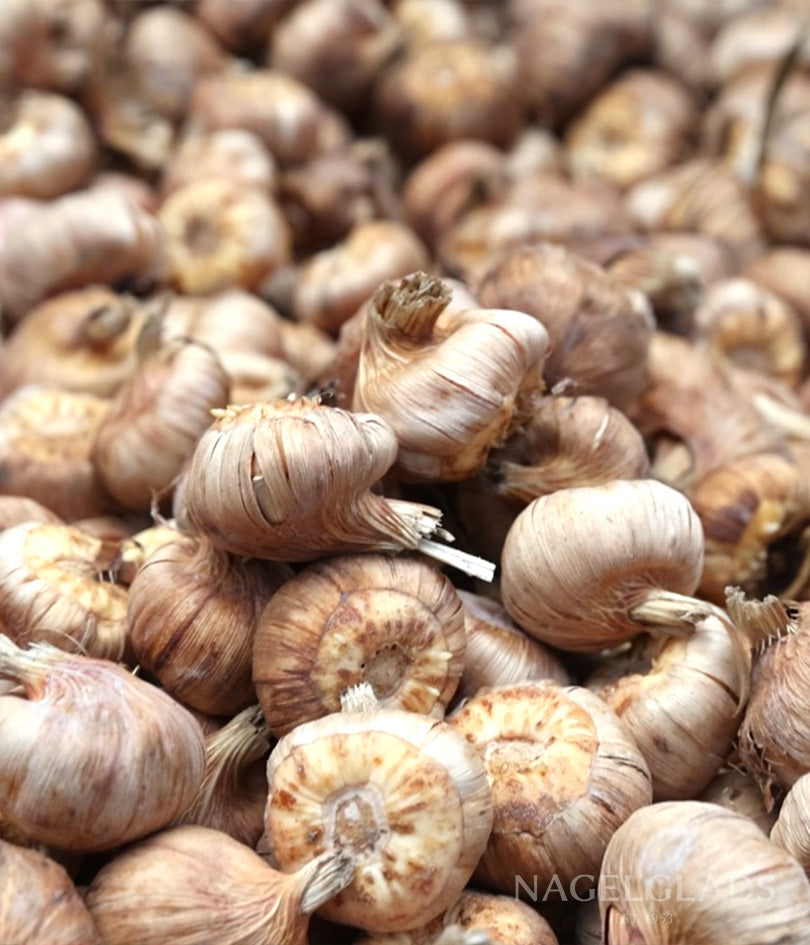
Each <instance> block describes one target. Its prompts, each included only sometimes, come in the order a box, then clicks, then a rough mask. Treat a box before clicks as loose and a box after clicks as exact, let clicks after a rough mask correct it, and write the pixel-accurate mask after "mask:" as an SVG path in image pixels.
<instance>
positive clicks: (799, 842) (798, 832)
mask: <svg viewBox="0 0 810 945" xmlns="http://www.w3.org/2000/svg"><path fill="white" fill-rule="evenodd" d="M808 812H810V774H803V775H802V776H801V777H800V778H799V779H798V781H796V782H795V783H794V785H793V787H792V788H791V789H790V790H789V791H788V792H787V795H786V796H785V799H784V801H782V806H781V807H780V809H779V816H778V817H777V818H776V823H775V824H774V825H773V829H772V830H771V832H770V840H771V843H775V844H776V845H777V846H779V847H782V849H783V850H787V852H788V853H789V854H790V855H791V856H792V857H794V858H795V859H796V860H798V861H799V863H801V865H802V867H803V868H804V871H805V873H806V874H808V875H809V876H810V813H808Z"/></svg>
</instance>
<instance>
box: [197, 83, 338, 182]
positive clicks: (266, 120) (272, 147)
mask: <svg viewBox="0 0 810 945" xmlns="http://www.w3.org/2000/svg"><path fill="white" fill-rule="evenodd" d="M325 110H326V106H325V105H324V104H323V103H322V102H321V101H320V100H319V99H318V97H317V96H316V95H315V93H314V92H312V91H311V90H310V89H308V88H307V87H306V86H305V85H303V84H302V83H300V82H298V81H297V80H296V79H294V78H292V76H288V75H285V74H284V73H283V72H278V71H277V70H273V69H253V70H251V71H249V72H226V73H219V74H217V75H213V76H206V77H204V78H202V79H201V80H200V81H199V82H198V83H197V85H196V87H195V89H194V94H193V96H192V99H191V106H190V115H189V117H190V119H191V120H192V121H193V122H194V123H195V124H197V125H198V126H199V127H200V128H201V129H202V130H204V131H215V130H218V129H224V128H244V129H245V130H246V131H252V132H253V133H254V134H256V135H258V136H259V137H260V138H261V139H262V141H263V142H264V144H265V147H267V149H268V150H269V151H270V153H271V154H272V155H273V157H274V158H275V159H276V160H277V161H278V163H279V164H280V165H282V166H287V165H290V164H299V163H301V162H302V161H306V160H308V159H310V158H312V157H314V155H315V154H316V153H318V151H319V150H320V148H319V127H318V126H319V124H320V123H321V122H322V121H323V120H324V113H325Z"/></svg>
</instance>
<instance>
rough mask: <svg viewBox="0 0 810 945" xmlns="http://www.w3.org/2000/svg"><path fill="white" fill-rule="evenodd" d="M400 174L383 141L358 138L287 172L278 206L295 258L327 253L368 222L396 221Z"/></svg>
mask: <svg viewBox="0 0 810 945" xmlns="http://www.w3.org/2000/svg"><path fill="white" fill-rule="evenodd" d="M399 173H400V172H399V170H398V168H397V167H396V164H395V162H394V157H393V155H392V154H391V151H390V149H389V147H388V145H387V143H386V142H385V141H384V140H383V139H382V138H358V139H357V140H356V141H354V142H350V143H348V144H346V145H345V146H342V147H339V148H335V149H332V150H329V151H327V152H326V153H325V154H320V155H316V156H315V157H314V158H313V159H312V160H311V161H307V162H306V163H304V164H301V165H299V166H298V167H291V168H288V169H287V170H286V171H285V172H284V173H283V174H282V175H281V181H280V185H279V202H280V203H281V206H282V208H283V210H284V216H285V218H286V219H287V222H288V223H289V224H290V227H291V229H292V231H293V243H294V245H295V247H296V249H297V250H298V252H299V253H303V254H305V255H306V254H309V253H311V252H316V251H318V250H324V249H329V248H330V247H332V246H333V245H334V244H335V243H337V242H338V241H340V240H342V239H344V238H345V237H346V236H347V235H348V234H349V233H350V231H351V230H352V229H353V228H354V227H356V226H359V225H361V224H363V223H367V222H368V221H370V220H376V219H386V220H389V221H392V222H398V221H400V220H401V219H402V217H403V214H402V210H401V206H400V204H401V199H400V196H399V194H398V193H397V189H398V178H399ZM411 242H413V239H412V240H411ZM419 252H420V253H421V254H424V249H420V250H419Z"/></svg>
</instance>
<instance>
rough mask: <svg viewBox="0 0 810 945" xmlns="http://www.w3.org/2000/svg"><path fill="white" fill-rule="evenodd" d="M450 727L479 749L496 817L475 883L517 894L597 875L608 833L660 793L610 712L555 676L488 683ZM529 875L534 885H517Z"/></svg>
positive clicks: (584, 883) (456, 714)
mask: <svg viewBox="0 0 810 945" xmlns="http://www.w3.org/2000/svg"><path fill="white" fill-rule="evenodd" d="M448 722H449V724H450V725H451V726H452V727H453V728H454V729H455V730H456V731H457V732H458V733H459V734H460V735H462V736H464V738H465V739H466V741H467V742H468V743H469V744H470V745H472V746H474V747H475V750H476V751H477V752H478V754H479V756H480V757H481V759H482V761H483V762H484V766H485V767H486V770H487V777H488V779H489V782H490V787H491V788H492V804H493V808H494V813H495V819H494V823H493V827H492V834H491V835H490V838H489V843H488V845H487V849H486V851H485V853H484V854H483V856H482V857H481V859H480V861H479V863H478V866H477V867H476V870H475V874H474V877H475V881H476V883H478V884H480V885H482V886H484V887H485V888H487V889H494V890H498V891H500V892H502V893H504V894H506V895H512V896H515V897H517V896H518V895H519V894H520V892H521V891H522V892H524V893H526V889H528V890H531V889H532V888H533V887H534V882H535V879H536V881H537V888H538V889H543V890H545V889H546V888H547V887H548V885H549V883H550V882H551V881H552V877H554V876H557V877H558V878H559V882H560V883H562V885H563V887H564V888H565V889H568V888H569V884H570V883H571V881H572V880H574V878H575V877H580V879H579V883H578V885H579V888H580V894H581V893H582V892H584V890H585V889H587V887H588V878H587V877H588V875H589V874H590V875H594V874H596V873H598V867H599V862H600V860H601V858H602V854H603V852H604V850H605V847H606V845H607V842H608V840H609V839H610V837H611V835H612V834H613V832H614V831H615V830H616V828H617V827H618V826H619V824H621V823H623V822H624V821H625V820H626V818H627V817H628V816H629V815H630V813H631V812H632V811H634V810H635V809H636V808H638V807H641V806H643V805H645V804H649V803H650V801H651V799H652V786H651V783H650V774H649V771H648V769H647V765H646V763H645V761H644V758H643V756H642V755H641V753H640V752H639V750H638V748H637V747H636V745H635V743H634V742H633V740H632V738H631V736H630V735H629V733H628V732H627V730H626V729H625V728H624V726H623V725H622V723H621V722H620V721H619V719H618V718H617V716H616V714H615V713H614V712H613V710H612V709H610V708H608V706H607V705H605V703H604V702H603V701H602V700H601V699H600V698H599V697H598V696H596V695H594V694H593V693H591V692H589V691H588V690H586V689H582V688H580V687H579V686H561V685H560V684H559V683H556V682H550V681H535V682H526V683H519V684H515V685H512V686H499V687H496V688H494V689H485V690H483V691H481V692H479V693H478V695H476V696H474V697H473V698H472V699H470V700H469V701H467V702H466V703H464V705H462V706H461V707H460V708H459V709H457V710H456V711H455V712H454V713H453V714H452V715H451V716H450V717H449V718H448ZM518 879H520V880H522V881H523V882H524V883H525V885H526V888H523V887H522V886H521V884H520V882H518Z"/></svg>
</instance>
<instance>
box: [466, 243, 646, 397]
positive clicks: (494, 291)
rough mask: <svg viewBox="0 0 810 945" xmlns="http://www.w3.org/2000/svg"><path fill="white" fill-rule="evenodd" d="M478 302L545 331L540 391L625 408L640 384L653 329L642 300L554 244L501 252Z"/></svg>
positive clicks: (481, 283)
mask: <svg viewBox="0 0 810 945" xmlns="http://www.w3.org/2000/svg"><path fill="white" fill-rule="evenodd" d="M477 295H478V298H479V299H480V302H481V304H482V305H491V306H502V307H505V308H514V309H518V310H519V311H522V312H528V313H529V314H530V315H533V316H534V317H535V318H536V319H538V321H540V322H541V323H542V324H543V325H544V326H545V328H546V329H547V331H548V336H549V355H548V358H547V359H546V363H545V366H544V368H543V378H544V380H545V382H546V385H547V387H548V388H549V389H550V390H552V392H555V390H554V389H555V385H558V384H559V385H560V387H562V388H563V390H561V391H560V392H561V393H565V394H568V395H578V394H590V395H594V396H597V397H605V398H606V399H607V400H608V401H610V403H611V404H613V406H615V407H618V408H619V409H623V410H626V409H627V408H628V407H630V406H632V404H633V403H634V402H635V400H636V398H637V397H638V395H639V394H640V393H641V392H642V391H643V390H644V388H645V387H646V385H647V369H646V359H647V348H648V345H649V342H650V337H651V335H652V331H653V328H654V320H653V315H652V310H651V309H650V307H649V303H648V302H646V300H645V299H644V297H643V296H642V295H641V294H640V293H638V292H633V291H629V290H628V289H626V288H625V287H624V286H623V285H622V284H621V283H620V282H618V281H617V280H614V279H612V278H611V277H610V276H609V275H608V274H607V273H606V272H605V271H604V270H603V269H601V268H600V267H599V266H596V265H594V264H593V263H590V262H588V261H587V260H585V259H583V258H582V257H580V256H578V255H576V254H575V253H572V252H571V251H570V250H568V249H566V248H565V247H562V246H555V245H552V244H549V243H541V244H538V245H534V246H527V247H523V248H520V249H516V250H513V251H511V252H509V253H506V254H503V256H502V258H500V259H499V260H498V261H496V262H495V263H494V264H492V265H491V266H490V268H489V271H488V272H487V274H486V275H484V276H483V278H482V279H481V280H480V281H479V283H478V287H477Z"/></svg>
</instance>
